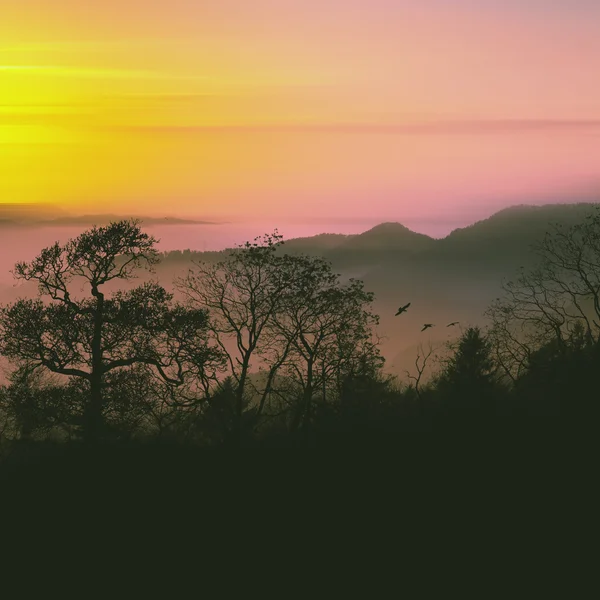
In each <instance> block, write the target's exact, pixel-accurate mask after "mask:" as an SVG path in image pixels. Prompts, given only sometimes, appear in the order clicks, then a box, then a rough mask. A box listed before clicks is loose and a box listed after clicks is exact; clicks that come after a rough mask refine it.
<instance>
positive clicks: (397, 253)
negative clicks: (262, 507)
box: [0, 203, 600, 373]
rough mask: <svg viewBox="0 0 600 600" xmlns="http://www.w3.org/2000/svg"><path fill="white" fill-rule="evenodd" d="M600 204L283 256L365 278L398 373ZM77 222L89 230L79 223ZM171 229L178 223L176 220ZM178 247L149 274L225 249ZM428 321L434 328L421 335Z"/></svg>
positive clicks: (392, 233) (312, 246)
mask: <svg viewBox="0 0 600 600" xmlns="http://www.w3.org/2000/svg"><path fill="white" fill-rule="evenodd" d="M598 206H600V204H595V203H579V204H562V205H557V204H552V205H543V206H531V205H521V206H514V207H511V208H507V209H504V210H501V211H500V212H498V213H496V214H494V215H492V216H491V217H489V218H487V219H484V220H482V221H478V222H476V223H474V224H472V225H470V226H468V227H464V228H460V229H456V230H454V231H453V232H452V233H450V234H449V235H448V236H446V237H445V238H441V239H435V238H432V237H429V236H427V235H424V234H421V233H416V232H414V231H411V230H410V229H408V228H407V227H405V226H404V225H402V224H400V223H382V224H380V225H377V226H375V227H373V228H371V229H369V230H367V231H365V232H363V233H360V234H357V235H344V234H327V233H325V234H321V235H316V236H312V237H304V238H296V239H290V240H286V241H285V245H284V247H283V251H284V252H288V253H294V254H297V253H305V254H311V255H319V256H323V257H325V258H327V259H329V260H331V262H332V263H333V265H334V268H335V269H336V271H337V272H339V273H340V274H341V276H342V277H343V278H344V279H347V278H349V277H356V278H360V279H362V280H364V282H365V285H366V288H367V289H368V290H370V291H372V292H374V293H375V296H376V301H375V311H376V312H377V313H378V314H379V315H380V316H381V327H380V332H381V333H382V334H383V335H385V339H384V342H383V346H382V349H383V352H384V355H385V357H386V359H387V361H388V368H389V369H390V370H391V371H392V372H395V373H403V371H404V370H406V369H411V368H413V367H414V358H415V355H416V352H417V347H418V345H419V343H425V344H427V343H428V342H432V343H433V344H436V345H441V344H443V343H445V342H447V341H448V340H450V339H452V338H453V337H456V336H457V335H458V334H459V333H460V327H465V326H467V325H469V324H471V325H475V324H481V325H484V324H485V319H484V316H483V313H484V311H485V310H486V308H487V307H488V306H489V304H490V303H491V302H492V301H493V300H494V299H495V298H496V297H497V296H498V294H499V292H500V289H501V283H502V280H503V278H511V277H513V276H514V275H515V274H516V272H517V270H518V268H519V267H520V266H524V267H530V266H532V265H533V264H534V263H535V261H536V257H535V254H534V253H533V252H532V249H531V246H532V245H533V244H535V243H536V242H538V241H540V240H541V239H542V238H543V236H544V234H545V233H546V232H547V231H549V230H550V229H551V224H552V223H560V224H562V225H563V226H565V227H566V226H569V225H573V224H575V223H578V222H581V221H582V220H583V219H584V218H585V216H586V215H587V214H589V212H591V210H592V209H593V208H594V207H598ZM107 216H108V215H107ZM61 218H64V217H61ZM115 218H116V217H115ZM157 221H160V222H161V223H163V222H164V220H160V219H158V220H157ZM78 224H79V225H82V226H84V227H85V226H86V223H84V221H83V220H82V221H80V222H79V223H78ZM172 224H173V225H177V224H178V223H177V222H175V221H174V220H173V221H172ZM82 229H83V227H82ZM150 231H151V232H152V228H150ZM173 231H174V232H175V231H177V229H176V228H175V227H174V228H173ZM194 231H195V230H194ZM198 231H199V232H201V229H199V230H198ZM265 233H267V232H265ZM73 235H75V233H74V234H73ZM197 235H201V233H198V234H197ZM158 237H160V235H158ZM183 239H184V238H183V237H182V238H181V240H183ZM244 241H245V240H244V239H240V240H239V243H242V242H244ZM181 243H182V248H181V250H179V251H173V252H166V253H164V254H163V260H162V263H161V264H160V265H159V266H158V268H157V272H156V275H154V276H156V277H158V278H159V279H160V280H161V281H162V282H163V283H165V284H166V285H168V284H169V282H170V281H172V279H173V277H174V276H177V275H180V274H183V273H184V272H185V271H186V270H187V269H188V267H189V266H190V262H191V260H192V259H195V260H207V261H216V260H219V259H220V258H222V257H223V256H224V251H218V252H217V251H211V252H197V251H190V250H185V246H184V244H185V242H184V241H182V242H181ZM0 244H1V242H0ZM196 247H198V246H196ZM39 249H41V247H40V248H39ZM0 250H1V248H0ZM138 281H139V280H138ZM7 283H8V282H7ZM28 289H29V288H27V287H20V288H15V287H12V286H10V285H7V286H5V287H4V289H0V294H1V295H2V298H1V299H2V301H7V300H9V299H10V300H12V299H14V298H15V297H17V296H18V295H23V294H24V293H26V290H28ZM30 292H31V293H34V292H35V290H34V289H33V288H32V289H31V290H30ZM407 302H411V306H410V309H409V310H408V311H407V312H406V313H405V314H403V315H401V316H399V317H395V316H394V315H395V313H396V310H397V309H398V306H400V305H404V304H406V303H407ZM452 321H460V326H459V327H455V328H447V327H446V324H447V323H450V322H452ZM426 322H427V323H434V324H435V327H433V328H432V329H429V330H428V331H426V332H424V333H422V332H421V327H422V325H423V323H426Z"/></svg>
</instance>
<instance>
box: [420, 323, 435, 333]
mask: <svg viewBox="0 0 600 600" xmlns="http://www.w3.org/2000/svg"><path fill="white" fill-rule="evenodd" d="M430 327H433V323H425V325H423V329H421V331H425V330H426V329H429V328H430Z"/></svg>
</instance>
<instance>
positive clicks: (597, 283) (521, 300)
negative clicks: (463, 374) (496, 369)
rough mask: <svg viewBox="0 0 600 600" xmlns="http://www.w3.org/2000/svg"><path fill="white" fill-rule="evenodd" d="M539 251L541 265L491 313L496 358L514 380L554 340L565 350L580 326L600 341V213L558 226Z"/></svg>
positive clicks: (512, 285)
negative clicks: (542, 348) (564, 225)
mask: <svg viewBox="0 0 600 600" xmlns="http://www.w3.org/2000/svg"><path fill="white" fill-rule="evenodd" d="M533 251H534V252H535V253H536V254H537V256H538V258H539V264H538V266H537V267H535V268H534V269H531V270H529V271H525V270H523V269H521V270H520V272H519V274H518V276H517V277H516V278H515V280H513V281H509V282H506V283H504V284H503V291H504V294H503V296H502V297H500V298H498V299H497V300H496V301H495V302H494V303H493V304H492V306H491V307H490V308H489V309H488V311H487V313H486V314H487V316H488V317H489V318H490V319H491V322H492V328H491V330H490V340H491V342H492V344H493V347H494V351H495V355H496V360H497V361H498V363H499V364H500V365H501V366H502V368H503V370H504V371H505V373H506V374H507V376H508V377H509V378H510V379H512V380H513V381H514V380H516V379H517V378H518V377H519V376H520V375H521V374H522V373H523V372H524V371H525V370H526V369H527V368H528V364H529V360H530V358H531V355H532V353H533V352H534V351H535V350H537V349H539V348H541V347H542V346H544V345H546V344H549V343H551V342H553V343H556V344H557V347H558V348H559V349H560V348H562V349H565V348H566V347H567V345H568V343H569V340H570V339H572V337H573V335H574V332H575V331H577V330H578V329H579V328H580V327H582V328H583V330H584V332H585V339H586V340H587V343H588V344H596V343H598V342H599V341H600V211H598V210H596V211H595V212H593V213H592V214H590V215H589V216H588V217H587V218H586V219H585V220H584V222H582V223H580V224H578V225H574V226H571V227H568V228H563V227H562V226H561V225H555V226H553V227H552V229H551V231H549V232H548V233H547V234H546V236H545V237H544V239H543V241H542V242H541V243H539V244H538V245H537V246H534V248H533Z"/></svg>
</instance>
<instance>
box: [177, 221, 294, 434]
mask: <svg viewBox="0 0 600 600" xmlns="http://www.w3.org/2000/svg"><path fill="white" fill-rule="evenodd" d="M282 244H283V241H282V236H280V235H278V234H277V232H275V233H274V234H272V235H264V236H262V237H258V238H256V239H255V240H254V242H253V243H250V242H247V243H246V244H244V245H242V246H239V247H238V248H237V249H235V250H233V251H231V252H230V253H229V254H228V255H227V257H226V258H225V259H224V260H221V261H219V262H218V263H216V264H209V263H204V262H197V263H195V264H194V267H193V268H192V269H190V271H189V273H188V274H187V276H186V277H184V278H180V279H179V280H177V282H176V286H177V288H178V289H179V290H180V291H181V292H182V293H183V294H184V295H185V296H186V297H187V298H188V300H189V301H190V303H191V305H192V306H196V307H200V308H201V309H204V308H206V309H208V310H209V311H210V317H211V318H210V331H211V334H212V338H213V340H214V342H215V343H216V344H217V345H218V346H219V347H220V348H221V350H222V351H223V353H224V354H225V356H226V357H227V361H228V371H229V373H230V375H231V376H232V377H233V379H234V381H235V428H236V429H237V430H238V433H241V428H242V418H243V413H244V407H245V406H246V405H247V402H248V400H249V399H248V392H249V390H250V389H251V386H250V385H249V380H250V370H251V367H252V361H253V359H256V360H258V361H259V362H260V363H261V364H263V363H264V361H265V360H269V358H268V357H272V361H273V363H274V365H275V367H274V368H271V369H270V375H269V377H268V378H267V384H266V386H267V388H268V387H269V385H270V382H272V380H273V377H274V375H275V372H276V370H277V366H278V365H279V364H281V362H282V361H283V360H284V359H285V357H281V356H273V354H272V352H271V350H272V347H270V346H272V339H269V336H268V334H267V329H268V325H269V323H270V322H271V320H272V319H273V317H274V315H275V314H276V312H277V311H278V310H279V307H280V304H281V301H282V297H283V295H284V293H285V291H286V290H287V288H288V287H289V285H290V282H291V280H292V277H293V274H292V272H291V270H290V268H289V265H290V257H286V256H281V255H279V254H278V253H277V250H278V249H279V247H280V246H281V245H282ZM263 342H264V344H265V345H264V346H263V347H262V348H261V347H260V345H261V343H263Z"/></svg>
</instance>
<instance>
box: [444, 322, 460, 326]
mask: <svg viewBox="0 0 600 600" xmlns="http://www.w3.org/2000/svg"><path fill="white" fill-rule="evenodd" d="M459 323H460V321H452V323H448V325H446V327H454V326H455V325H458V324H459Z"/></svg>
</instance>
